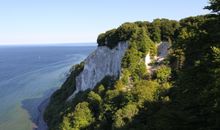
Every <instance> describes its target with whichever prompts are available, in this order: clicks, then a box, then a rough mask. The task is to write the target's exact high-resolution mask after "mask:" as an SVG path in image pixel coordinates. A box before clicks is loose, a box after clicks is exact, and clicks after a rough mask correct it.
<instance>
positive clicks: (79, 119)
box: [61, 102, 94, 130]
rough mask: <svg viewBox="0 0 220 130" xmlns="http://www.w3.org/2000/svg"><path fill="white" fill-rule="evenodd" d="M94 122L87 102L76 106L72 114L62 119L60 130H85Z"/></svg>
mask: <svg viewBox="0 0 220 130" xmlns="http://www.w3.org/2000/svg"><path fill="white" fill-rule="evenodd" d="M93 122H94V117H93V114H92V112H91V110H90V109H89V103H88V102H82V103H79V104H77V105H76V107H75V110H74V112H72V113H68V115H67V116H66V117H65V118H64V121H63V125H61V130H80V129H85V128H87V127H88V126H89V125H91V124H92V123H93Z"/></svg>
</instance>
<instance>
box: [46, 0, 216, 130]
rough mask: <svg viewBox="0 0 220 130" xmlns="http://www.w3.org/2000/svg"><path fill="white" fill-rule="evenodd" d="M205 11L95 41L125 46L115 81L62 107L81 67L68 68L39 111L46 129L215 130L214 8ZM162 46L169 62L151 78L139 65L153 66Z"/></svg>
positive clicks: (126, 27)
mask: <svg viewBox="0 0 220 130" xmlns="http://www.w3.org/2000/svg"><path fill="white" fill-rule="evenodd" d="M205 9H209V10H211V11H212V13H211V14H207V15H202V16H195V17H188V18H184V19H181V20H180V21H174V20H168V19H155V20H154V21H153V22H147V21H144V22H142V21H138V22H134V23H124V24H122V25H121V26H120V27H118V28H117V29H112V30H109V31H107V32H105V33H103V34H100V35H99V36H98V39H97V43H98V46H108V47H109V48H111V49H112V48H114V47H115V46H116V45H117V44H118V43H119V42H120V41H128V43H129V48H128V49H127V51H126V53H125V55H124V57H123V60H122V64H121V66H122V70H121V75H120V76H119V77H117V78H115V77H111V76H106V77H105V78H104V79H103V80H102V81H101V82H100V83H98V84H97V85H96V86H95V88H94V89H93V90H86V91H83V92H79V93H78V94H76V96H75V98H74V99H73V100H71V101H68V102H67V101H66V100H67V98H68V97H69V96H70V95H71V94H72V93H73V92H74V90H75V89H76V85H75V77H76V76H77V75H78V74H79V73H80V72H81V71H82V70H83V66H84V63H83V62H82V63H81V64H78V65H76V66H74V67H73V69H72V70H71V74H70V75H69V77H68V78H67V80H66V81H65V83H64V84H63V85H62V86H61V88H60V89H59V90H57V91H56V92H55V93H54V94H53V95H52V97H51V100H50V104H49V105H48V107H47V109H46V111H45V114H44V118H45V120H46V122H47V124H48V126H49V129H51V130H165V129H166V130H191V129H193V130H217V129H220V15H219V14H220V1H219V0H210V5H208V6H206V7H205ZM161 41H168V42H169V43H170V44H171V47H170V48H169V56H168V57H167V59H165V60H164V61H163V62H161V63H160V64H159V65H157V66H158V67H157V70H156V71H154V73H152V74H150V73H149V72H148V71H147V69H146V65H145V62H144V58H145V56H146V54H148V53H150V54H151V57H152V59H153V57H154V56H155V55H157V49H156V45H157V44H158V43H160V42H161ZM152 64H157V63H152Z"/></svg>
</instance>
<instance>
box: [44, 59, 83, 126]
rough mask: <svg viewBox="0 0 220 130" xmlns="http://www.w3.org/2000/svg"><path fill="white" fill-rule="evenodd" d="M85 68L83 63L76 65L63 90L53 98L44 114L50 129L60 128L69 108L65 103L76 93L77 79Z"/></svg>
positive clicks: (59, 90) (54, 94)
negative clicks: (65, 112)
mask: <svg viewBox="0 0 220 130" xmlns="http://www.w3.org/2000/svg"><path fill="white" fill-rule="evenodd" d="M83 68H84V63H83V62H81V63H80V64H77V65H75V66H74V67H73V68H72V70H71V71H72V72H71V73H70V75H69V76H68V78H67V79H66V81H65V82H64V84H63V85H62V86H61V88H60V89H58V90H57V91H56V92H54V93H53V95H52V96H51V98H50V103H49V104H48V106H47V108H46V110H45V112H44V119H45V121H46V122H47V124H48V126H49V128H51V129H58V128H57V127H58V126H59V123H60V122H61V120H62V116H63V114H64V113H63V111H65V109H66V106H67V104H65V102H66V100H67V98H68V97H69V96H70V95H71V94H72V93H73V92H74V91H75V89H76V87H75V78H76V76H78V74H79V73H80V72H81V71H82V70H83Z"/></svg>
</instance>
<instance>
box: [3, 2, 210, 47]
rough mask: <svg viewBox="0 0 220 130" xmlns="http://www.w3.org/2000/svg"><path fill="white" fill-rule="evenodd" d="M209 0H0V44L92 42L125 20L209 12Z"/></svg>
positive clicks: (142, 19)
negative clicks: (207, 6)
mask: <svg viewBox="0 0 220 130" xmlns="http://www.w3.org/2000/svg"><path fill="white" fill-rule="evenodd" d="M207 4H208V0H0V45H3V44H8V45H9V44H48V43H85V42H95V41H96V38H97V36H98V34H99V33H102V32H105V31H106V30H108V29H111V28H116V27H118V26H119V25H120V24H122V23H124V22H133V21H144V20H147V21H152V20H153V19H155V18H169V19H175V20H179V19H181V18H184V17H188V16H195V15H201V14H206V13H209V11H207V10H203V7H204V6H205V5H207Z"/></svg>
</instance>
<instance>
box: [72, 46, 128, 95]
mask: <svg viewBox="0 0 220 130" xmlns="http://www.w3.org/2000/svg"><path fill="white" fill-rule="evenodd" d="M127 48H128V43H127V42H120V43H118V45H117V46H116V47H115V48H113V49H109V48H108V47H106V46H100V47H98V48H97V49H96V50H95V51H94V52H93V53H92V54H90V55H89V56H88V57H87V58H86V59H85V61H84V69H83V71H82V72H81V73H80V74H79V75H78V76H77V77H76V91H75V92H74V93H73V94H72V95H71V96H70V97H69V99H72V98H73V97H74V96H75V94H76V93H77V92H79V91H84V90H86V89H89V88H90V89H93V88H94V87H95V85H96V84H97V83H99V82H100V81H101V80H102V79H103V78H104V77H105V76H115V77H118V76H119V75H120V71H121V61H122V58H123V56H124V54H125V51H126V50H127Z"/></svg>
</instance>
